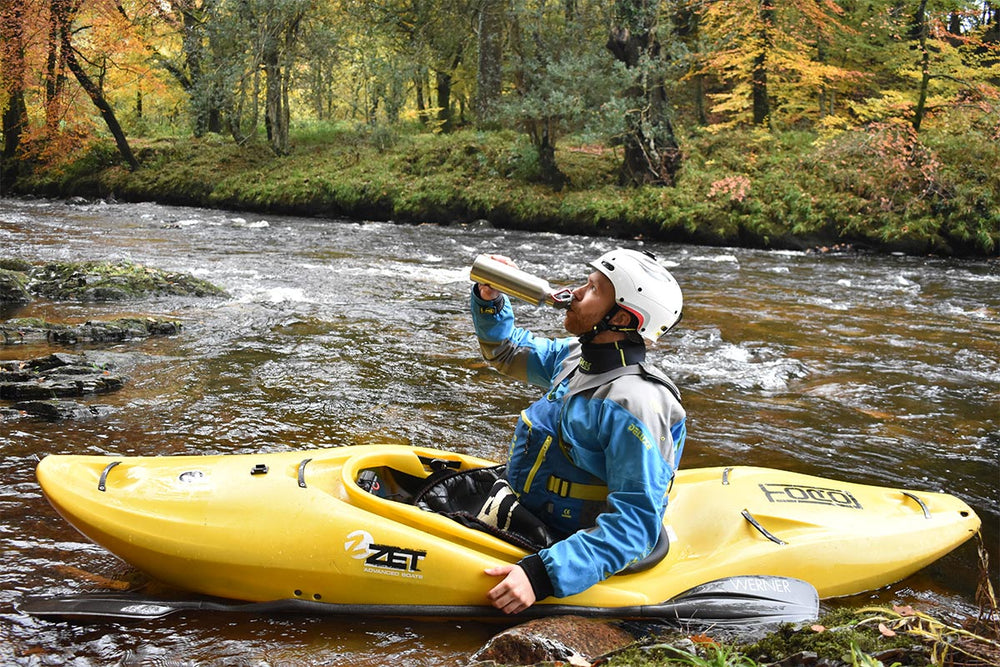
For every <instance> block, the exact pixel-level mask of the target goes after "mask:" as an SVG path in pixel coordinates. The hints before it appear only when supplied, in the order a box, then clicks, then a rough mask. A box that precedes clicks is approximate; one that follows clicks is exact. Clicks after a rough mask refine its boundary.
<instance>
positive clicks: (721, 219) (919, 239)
mask: <svg viewBox="0 0 1000 667" xmlns="http://www.w3.org/2000/svg"><path fill="white" fill-rule="evenodd" d="M134 144H135V145H134V146H133V148H134V149H135V152H136V153H137V155H138V156H139V159H140V161H141V163H142V165H143V166H142V168H141V169H139V170H137V171H135V172H130V171H129V170H127V169H125V168H124V167H122V166H121V165H120V164H117V163H111V164H109V162H113V160H112V159H111V157H110V156H109V155H108V153H107V147H104V148H102V149H96V148H95V149H93V150H91V151H89V152H87V153H86V154H85V155H83V156H81V157H80V158H79V160H78V162H79V164H76V163H73V164H72V165H70V166H64V167H62V168H59V169H55V168H53V169H49V170H47V171H46V170H36V171H35V172H34V173H31V172H30V170H25V171H26V172H27V173H26V174H25V175H24V176H22V177H21V179H20V180H19V181H18V182H17V184H16V189H17V190H19V191H21V192H35V193H44V194H60V195H68V194H86V195H90V194H93V191H94V190H96V191H99V193H100V194H114V195H115V196H116V197H118V198H119V199H126V200H129V199H131V200H138V199H146V200H148V199H155V200H158V201H163V202H168V203H180V204H189V205H198V206H209V207H227V208H233V209H251V210H260V211H266V212H272V211H273V212H279V213H292V214H301V215H322V216H327V217H336V216H347V217H363V218H369V219H380V220H396V221H401V222H441V223H451V222H467V221H471V220H475V219H480V218H485V219H487V220H489V221H491V222H492V223H494V224H495V225H497V226H501V227H513V228H519V229H530V230H537V231H562V232H569V233H587V234H606V235H615V236H624V237H643V238H653V239H664V240H676V241H689V242H696V243H710V244H720V243H721V244H731V245H741V246H754V247H764V248H775V247H792V248H801V247H804V246H809V245H821V244H832V243H842V242H853V243H857V244H863V245H865V246H868V247H871V248H875V249H883V250H904V251H908V252H913V253H927V252H935V253H941V254H963V255H979V256H991V255H995V254H996V252H997V249H998V248H1000V176H998V174H1000V157H998V154H997V152H996V147H995V142H994V141H992V139H991V138H990V137H988V136H986V135H985V134H983V133H981V132H979V131H978V130H975V129H969V130H968V131H965V132H963V133H961V135H958V134H954V135H952V134H948V133H947V132H946V131H944V130H943V129H941V130H935V129H933V128H932V129H930V130H927V131H924V132H922V133H921V134H920V135H919V136H917V135H914V134H912V133H907V132H905V131H903V130H900V129H899V128H895V127H870V128H859V129H854V130H850V131H837V132H834V133H830V134H829V135H823V136H821V135H819V134H816V133H812V132H802V131H794V132H779V133H769V132H765V131H761V130H751V129H733V130H727V131H720V132H707V131H704V130H700V129H698V130H695V131H693V132H690V133H689V134H688V135H687V136H686V137H685V138H684V139H683V141H682V146H681V150H682V152H683V156H684V158H683V162H682V168H681V171H680V173H679V174H678V175H677V183H676V185H675V186H674V187H666V188H663V187H640V188H629V187H621V186H619V184H618V167H619V165H620V162H621V149H620V148H612V147H607V146H601V145H597V144H594V143H592V142H590V143H586V142H584V141H583V140H574V139H572V138H564V139H562V140H561V142H560V144H559V145H558V147H557V151H556V162H557V164H558V165H559V167H560V169H561V170H562V171H563V173H565V174H566V176H567V177H568V179H569V182H568V184H567V185H566V186H565V187H564V188H563V189H562V190H560V191H559V192H553V191H552V189H550V188H548V187H546V186H542V185H539V184H538V183H537V182H536V181H537V176H538V164H537V154H536V152H535V150H534V148H533V147H532V146H531V144H530V142H528V140H527V139H526V138H525V137H524V136H523V135H520V134H517V133H514V132H511V131H497V132H483V131H475V130H462V131H458V132H454V133H450V134H430V133H415V132H414V131H412V130H409V129H407V128H405V127H400V128H389V127H382V126H380V127H377V128H370V127H366V126H355V125H351V124H348V123H339V124H333V125H323V124H310V125H308V126H306V127H304V128H303V130H302V131H301V133H300V134H299V135H296V136H293V139H292V144H293V146H292V151H291V153H290V154H289V155H285V156H281V157H277V156H275V155H274V154H273V153H272V152H271V151H270V150H269V149H268V148H267V146H266V144H264V143H263V142H259V141H258V142H251V143H250V144H247V145H244V146H240V145H237V144H235V143H233V142H232V141H231V140H229V139H227V138H223V137H219V136H215V135H210V136H208V137H206V138H202V139H155V140H148V141H145V142H139V141H136V142H134ZM873 144H877V145H879V146H887V147H888V148H887V149H886V150H870V149H871V148H872V146H873ZM894 147H896V148H899V147H902V148H905V151H904V150H902V148H901V149H900V150H893V148H894ZM903 153H906V154H910V155H914V156H916V157H915V158H914V160H915V161H914V160H911V163H905V164H897V163H896V162H893V160H894V157H893V156H898V155H900V154H903ZM71 174H76V175H77V176H71ZM83 174H87V176H86V177H85V178H84V176H82V175H83Z"/></svg>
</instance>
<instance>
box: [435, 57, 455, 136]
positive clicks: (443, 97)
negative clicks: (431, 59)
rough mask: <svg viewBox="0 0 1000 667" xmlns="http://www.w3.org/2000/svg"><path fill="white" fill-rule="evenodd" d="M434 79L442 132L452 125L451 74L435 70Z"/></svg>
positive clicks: (448, 129) (449, 128)
mask: <svg viewBox="0 0 1000 667" xmlns="http://www.w3.org/2000/svg"><path fill="white" fill-rule="evenodd" d="M434 79H435V83H436V91H437V106H438V123H439V124H440V126H441V131H442V132H451V130H452V126H453V125H454V121H453V119H452V109H451V74H450V73H448V72H442V71H440V70H435V71H434Z"/></svg>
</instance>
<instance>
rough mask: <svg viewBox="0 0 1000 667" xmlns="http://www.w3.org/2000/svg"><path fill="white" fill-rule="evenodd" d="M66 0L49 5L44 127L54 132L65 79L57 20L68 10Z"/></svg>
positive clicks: (55, 1)
mask: <svg viewBox="0 0 1000 667" xmlns="http://www.w3.org/2000/svg"><path fill="white" fill-rule="evenodd" d="M69 9H70V8H69V5H68V4H67V2H66V0H52V2H51V3H50V5H49V35H48V52H47V53H46V56H45V127H46V131H48V132H50V133H54V132H55V131H56V127H57V126H58V124H59V116H60V112H59V97H60V95H61V94H62V88H63V85H64V83H65V81H66V77H65V75H64V74H63V65H64V63H65V54H63V53H62V52H61V49H60V44H61V42H60V39H59V20H60V18H59V17H61V16H65V15H66V14H67V13H68V12H69Z"/></svg>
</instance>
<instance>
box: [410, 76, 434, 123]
mask: <svg viewBox="0 0 1000 667" xmlns="http://www.w3.org/2000/svg"><path fill="white" fill-rule="evenodd" d="M426 79H427V77H426V76H424V75H423V74H421V75H418V76H415V77H414V78H413V87H414V89H415V90H416V91H417V118H418V119H420V122H421V123H422V124H424V125H426V124H427V121H428V120H430V118H429V117H428V115H427V103H426V102H425V101H424V84H425V83H426Z"/></svg>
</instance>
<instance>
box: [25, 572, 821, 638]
mask: <svg viewBox="0 0 1000 667" xmlns="http://www.w3.org/2000/svg"><path fill="white" fill-rule="evenodd" d="M17 608H18V610H19V611H21V612H23V613H26V614H31V615H32V616H37V617H41V618H56V619H71V620H148V619H156V618H162V617H164V616H167V615H168V614H173V613H175V612H180V611H211V612H225V613H230V612H239V613H250V614H255V615H258V616H260V615H268V614H310V615H317V616H323V615H341V616H343V615H351V616H359V615H364V616H396V617H416V616H423V617H438V618H459V617H475V618H498V617H499V618H507V619H509V620H518V621H519V620H527V619H530V618H537V617H540V616H554V615H560V614H574V615H577V616H589V617H606V618H650V619H660V620H663V621H667V622H672V623H678V624H695V625H710V626H727V627H731V626H754V625H768V624H777V623H785V622H801V621H807V620H812V619H814V618H816V617H817V615H818V613H819V597H818V596H817V594H816V589H815V588H813V587H812V585H811V584H809V583H807V582H805V581H802V580H800V579H791V578H788V577H773V576H738V577H727V578H725V579H718V580H716V581H710V582H708V583H705V584H701V585H700V586H696V587H694V588H692V589H690V590H688V591H685V592H684V593H681V594H680V595H678V596H676V597H674V598H672V599H670V600H668V601H666V602H663V603H661V604H656V605H644V606H635V607H578V606H573V605H561V604H551V605H549V604H538V605H535V606H533V607H530V608H528V609H527V610H525V611H523V612H521V613H520V614H517V615H516V616H505V615H504V614H503V613H501V612H500V611H498V610H497V609H494V608H493V607H488V606H475V605H466V606H455V605H366V604H331V603H326V602H314V601H312V600H298V599H287V600H274V601H271V602H238V601H234V600H227V599H223V598H200V599H187V600H170V599H162V598H147V597H142V596H140V595H136V594H134V593H107V594H105V593H83V594H77V595H64V596H59V597H52V598H37V597H36V598H30V597H29V598H25V599H24V600H23V601H22V602H21V604H19V605H17Z"/></svg>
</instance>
